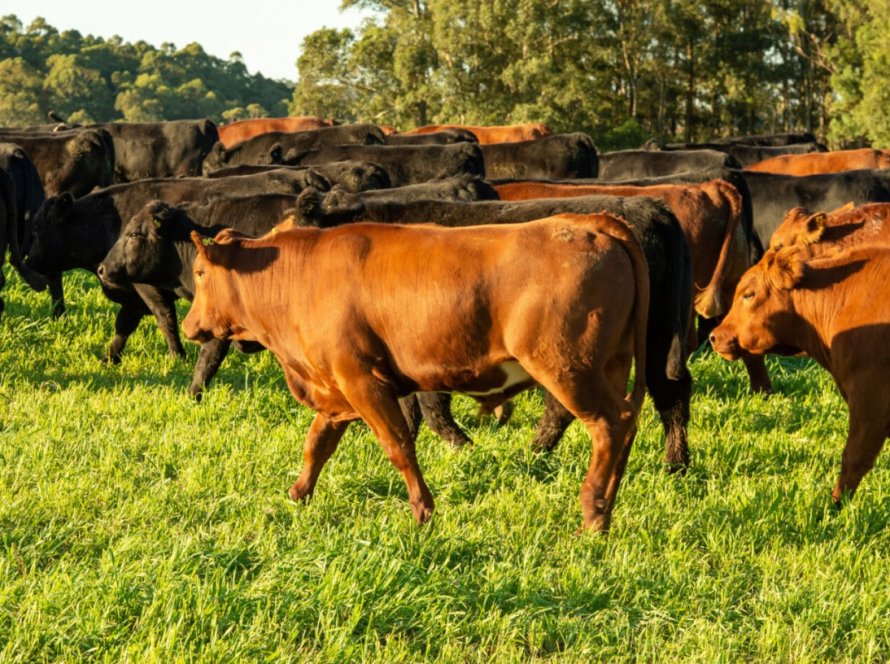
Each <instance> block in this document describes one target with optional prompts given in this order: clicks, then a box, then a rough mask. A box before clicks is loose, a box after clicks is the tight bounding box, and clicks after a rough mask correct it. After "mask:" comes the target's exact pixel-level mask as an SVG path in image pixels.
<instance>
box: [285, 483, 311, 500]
mask: <svg viewBox="0 0 890 664" xmlns="http://www.w3.org/2000/svg"><path fill="white" fill-rule="evenodd" d="M287 495H288V496H290V499H291V500H293V501H294V502H296V503H298V502H300V501H303V500H306V499H307V498H309V496H311V495H312V491H310V490H309V489H308V488H306V487H305V486H303V485H302V484H300V483H299V482H294V484H293V486H292V487H291V488H290V489H288V491H287Z"/></svg>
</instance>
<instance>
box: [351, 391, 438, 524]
mask: <svg viewBox="0 0 890 664" xmlns="http://www.w3.org/2000/svg"><path fill="white" fill-rule="evenodd" d="M343 393H344V396H345V397H346V399H347V401H349V403H350V404H351V405H352V407H353V408H355V410H356V412H357V413H358V414H359V415H360V416H361V418H362V419H363V420H364V421H365V422H366V423H367V424H368V426H370V427H371V430H372V431H373V432H374V435H375V436H377V440H379V441H380V445H381V446H382V447H383V450H384V451H385V452H386V455H387V456H388V457H389V460H390V461H391V462H392V464H393V465H394V466H395V467H396V468H397V469H398V470H399V472H401V473H402V477H403V478H404V479H405V484H406V485H407V487H408V500H409V502H410V503H411V511H412V512H413V513H414V518H415V520H416V521H417V523H419V524H422V523H426V522H427V521H429V519H430V517H431V516H432V514H433V494H432V493H431V492H430V490H429V487H427V485H426V482H425V481H424V479H423V473H421V471H420V466H419V465H418V463H417V450H416V448H415V445H414V439H413V438H412V436H411V431H410V429H409V427H408V423H407V422H406V421H405V418H404V416H403V415H402V411H401V409H400V408H399V402H398V399H397V398H396V396H395V395H394V394H393V393H392V391H391V390H390V389H389V388H388V387H387V386H385V385H382V384H380V383H376V382H373V383H371V382H367V381H353V382H351V383H350V385H349V388H348V390H344V391H343Z"/></svg>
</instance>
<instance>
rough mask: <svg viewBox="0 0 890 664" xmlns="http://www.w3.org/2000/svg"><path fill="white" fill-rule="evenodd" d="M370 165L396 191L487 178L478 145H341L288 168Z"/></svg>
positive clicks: (292, 162) (301, 156)
mask: <svg viewBox="0 0 890 664" xmlns="http://www.w3.org/2000/svg"><path fill="white" fill-rule="evenodd" d="M346 160H360V161H370V162H372V163H374V164H378V165H380V166H382V167H383V168H384V169H385V170H386V172H387V173H389V177H390V180H391V182H392V186H393V187H402V186H404V185H406V184H417V183H420V182H426V181H427V180H437V179H441V178H447V177H453V176H455V175H464V174H467V175H479V176H482V177H484V176H485V162H484V161H483V159H482V151H481V150H480V149H479V146H478V145H476V144H475V143H455V144H454V145H338V146H335V147H329V148H322V149H320V150H310V151H308V152H304V153H301V154H299V155H295V156H293V158H292V159H289V160H288V164H290V165H293V166H315V165H317V164H327V163H330V162H336V161H346Z"/></svg>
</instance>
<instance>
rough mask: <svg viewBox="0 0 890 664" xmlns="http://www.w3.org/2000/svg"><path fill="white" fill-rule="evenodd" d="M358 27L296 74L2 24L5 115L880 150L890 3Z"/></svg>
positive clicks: (420, 12)
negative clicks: (494, 128) (522, 128)
mask: <svg viewBox="0 0 890 664" xmlns="http://www.w3.org/2000/svg"><path fill="white" fill-rule="evenodd" d="M352 7H357V8H360V9H365V10H371V18H369V19H366V20H365V22H364V23H363V24H362V25H361V27H360V28H359V29H357V30H335V29H330V28H323V29H321V30H318V31H316V32H314V33H312V34H310V35H309V36H307V37H306V38H305V39H304V41H303V44H302V53H301V55H300V57H299V59H298V60H297V72H298V82H297V84H296V86H295V87H294V86H292V85H291V84H289V83H288V82H286V81H274V80H271V79H268V78H265V77H264V76H262V75H260V74H253V75H251V74H249V73H248V72H247V69H246V67H245V66H244V63H243V61H242V60H241V57H240V55H239V54H238V53H233V54H232V55H231V56H229V59H227V60H223V59H221V58H217V57H214V56H211V55H208V54H207V53H206V52H205V51H204V49H203V48H202V47H201V46H200V45H199V44H197V43H192V44H189V45H187V46H185V47H183V48H181V49H176V48H175V47H174V46H173V45H172V44H169V43H164V44H161V46H160V47H155V46H152V45H150V44H147V43H145V42H142V41H140V42H137V43H135V44H131V43H127V42H125V41H123V40H122V39H121V38H120V37H112V38H110V39H104V38H101V37H93V36H86V37H84V36H83V35H81V34H80V33H79V32H77V31H76V30H68V31H64V32H59V31H58V30H57V29H55V28H53V27H52V26H50V25H49V24H48V23H47V22H46V21H45V20H43V19H37V20H35V21H34V22H32V23H31V24H30V25H29V26H27V28H25V27H23V26H22V24H21V22H20V21H19V20H18V19H17V18H16V17H15V16H12V15H10V16H6V17H4V18H3V19H2V20H0V125H23V124H37V123H41V122H45V118H46V112H47V111H48V110H49V109H54V110H56V111H57V112H58V113H59V114H60V115H62V116H63V117H65V118H67V119H69V120H71V121H76V122H90V121H94V122H104V121H112V120H127V121H149V120H173V119H182V118H195V117H209V118H211V119H213V120H215V121H218V122H219V121H231V120H236V119H241V118H246V117H263V116H267V115H271V116H279V115H287V114H290V115H321V116H324V117H333V118H336V119H338V120H340V121H344V122H364V121H371V122H377V123H382V124H388V125H393V126H395V127H398V128H409V127H413V126H417V125H423V124H429V123H444V122H448V123H455V122H457V123H465V124H504V123H514V122H527V121H541V122H546V123H547V124H549V125H550V126H551V127H552V128H553V129H554V130H555V131H559V132H564V131H584V132H587V133H588V134H590V135H591V136H592V137H593V138H594V140H595V142H596V144H597V146H598V147H599V148H600V149H617V148H624V147H636V146H639V145H640V144H641V143H643V142H644V141H646V140H647V139H650V138H654V139H656V140H658V141H662V142H670V141H685V142H695V141H706V140H708V139H710V138H714V137H719V136H726V135H731V134H751V133H766V132H779V131H793V130H808V131H812V132H814V133H815V134H816V135H817V136H819V137H820V138H821V139H822V140H825V141H827V142H828V143H829V144H830V145H831V146H832V147H835V148H838V147H853V146H858V145H867V144H870V145H874V146H875V147H890V104H888V103H887V102H888V101H890V89H888V86H887V85H886V84H885V82H886V81H887V80H890V41H888V40H887V39H886V35H888V34H890V3H888V2H872V1H869V0H492V1H491V2H477V0H343V1H342V3H341V8H342V9H349V8H352Z"/></svg>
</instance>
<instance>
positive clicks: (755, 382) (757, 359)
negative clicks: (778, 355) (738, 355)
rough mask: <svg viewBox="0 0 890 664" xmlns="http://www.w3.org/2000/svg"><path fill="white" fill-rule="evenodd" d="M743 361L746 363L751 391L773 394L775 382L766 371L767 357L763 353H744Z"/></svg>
mask: <svg viewBox="0 0 890 664" xmlns="http://www.w3.org/2000/svg"><path fill="white" fill-rule="evenodd" d="M742 362H744V363H745V371H747V372H748V380H749V381H750V382H751V391H752V392H755V393H759V394H772V393H773V384H772V382H771V381H770V379H769V374H768V373H767V371H766V358H765V357H764V356H763V355H750V354H748V353H742Z"/></svg>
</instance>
